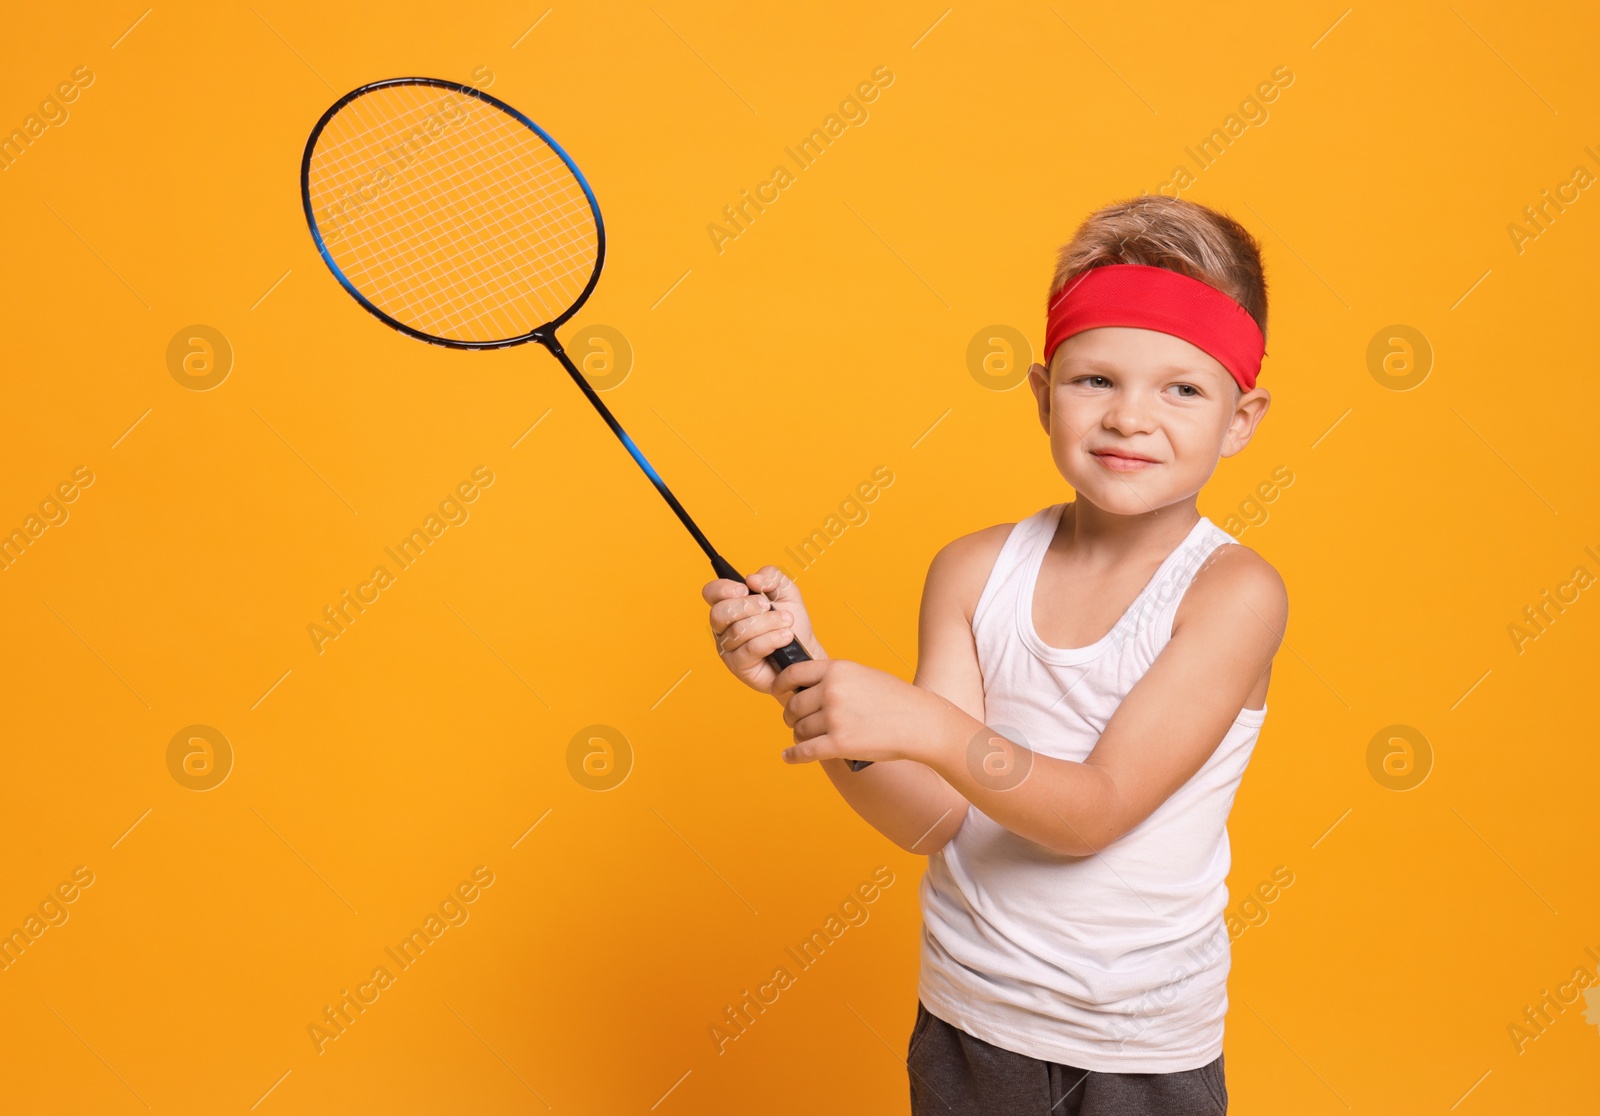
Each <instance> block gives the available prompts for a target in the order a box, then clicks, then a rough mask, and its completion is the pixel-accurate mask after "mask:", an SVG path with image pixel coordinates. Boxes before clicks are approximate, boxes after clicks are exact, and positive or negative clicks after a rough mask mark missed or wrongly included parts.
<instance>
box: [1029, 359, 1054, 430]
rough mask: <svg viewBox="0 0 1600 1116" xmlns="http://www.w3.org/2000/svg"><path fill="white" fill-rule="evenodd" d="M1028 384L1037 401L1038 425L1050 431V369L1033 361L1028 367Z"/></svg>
mask: <svg viewBox="0 0 1600 1116" xmlns="http://www.w3.org/2000/svg"><path fill="white" fill-rule="evenodd" d="M1028 386H1029V387H1030V388H1032V389H1033V397H1034V398H1035V399H1037V400H1038V401H1039V425H1040V426H1042V427H1044V432H1045V433H1046V434H1048V433H1050V369H1048V368H1046V367H1045V366H1044V365H1042V364H1039V363H1037V362H1035V363H1034V364H1032V365H1030V366H1029V367H1028Z"/></svg>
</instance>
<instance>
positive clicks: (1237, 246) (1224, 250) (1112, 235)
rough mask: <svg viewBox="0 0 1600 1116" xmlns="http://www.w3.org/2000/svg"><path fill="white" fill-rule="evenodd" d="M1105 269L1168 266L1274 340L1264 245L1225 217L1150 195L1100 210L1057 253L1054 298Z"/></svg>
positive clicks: (1084, 222)
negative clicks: (1226, 300) (1213, 292)
mask: <svg viewBox="0 0 1600 1116" xmlns="http://www.w3.org/2000/svg"><path fill="white" fill-rule="evenodd" d="M1105 264H1145V265H1147V266H1150V267H1164V268H1166V269H1167V270H1168V271H1176V272H1178V273H1179V274H1182V275H1187V276H1188V277H1189V278H1191V279H1198V280H1200V281H1201V282H1202V283H1207V284H1209V285H1211V286H1213V287H1215V288H1217V290H1219V291H1221V292H1222V293H1223V294H1225V295H1227V296H1229V297H1230V298H1232V299H1233V300H1234V301H1235V302H1237V303H1238V304H1239V305H1240V306H1243V307H1244V308H1245V310H1246V311H1247V312H1248V313H1249V314H1250V316H1251V317H1252V318H1254V319H1255V321H1256V325H1258V326H1260V327H1261V335H1262V336H1263V337H1265V336H1266V334H1267V279H1266V274H1265V272H1264V271H1263V269H1262V266H1261V246H1260V245H1259V244H1258V243H1257V242H1256V238H1255V237H1253V236H1251V235H1250V231H1249V230H1248V229H1246V228H1245V227H1244V226H1243V225H1241V224H1239V222H1237V221H1235V220H1234V219H1233V218H1232V217H1229V216H1227V215H1226V214H1223V213H1218V212H1217V211H1216V210H1214V209H1210V208H1208V207H1206V206H1203V205H1200V204H1199V203H1197V202H1191V201H1184V200H1183V199H1182V198H1169V197H1167V196H1166V195H1164V194H1143V195H1141V196H1139V197H1137V198H1129V199H1127V200H1126V201H1119V202H1113V203H1112V204H1111V205H1107V206H1104V207H1102V208H1100V209H1097V210H1095V211H1094V212H1093V213H1091V214H1089V216H1088V217H1086V218H1084V220H1083V223H1082V224H1081V225H1079V226H1078V231H1077V232H1075V233H1073V234H1072V239H1071V240H1069V241H1068V242H1067V243H1066V244H1064V245H1063V246H1062V247H1061V250H1060V252H1059V253H1058V254H1057V256H1056V271H1055V277H1054V278H1053V279H1051V281H1050V295H1049V297H1050V298H1054V297H1055V295H1056V293H1057V292H1058V291H1060V290H1061V288H1062V287H1065V286H1066V285H1067V284H1068V283H1070V282H1071V281H1072V280H1073V279H1074V278H1075V277H1077V276H1078V275H1081V274H1082V273H1083V272H1085V271H1088V270H1089V269H1090V268H1093V267H1101V266H1103V265H1105ZM1047 301H1048V300H1047Z"/></svg>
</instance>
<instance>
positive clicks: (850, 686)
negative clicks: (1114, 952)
mask: <svg viewBox="0 0 1600 1116" xmlns="http://www.w3.org/2000/svg"><path fill="white" fill-rule="evenodd" d="M1226 550H1227V552H1228V553H1224V554H1222V555H1219V556H1218V557H1217V560H1215V561H1213V562H1212V563H1211V564H1210V565H1208V566H1207V567H1206V568H1205V569H1204V570H1202V571H1201V573H1200V574H1198V575H1197V576H1196V577H1195V579H1194V581H1193V582H1192V583H1191V585H1190V588H1189V591H1188V595H1187V596H1188V597H1189V598H1192V600H1189V601H1187V603H1188V604H1189V606H1190V607H1189V608H1188V609H1186V610H1185V613H1186V615H1185V618H1184V620H1183V621H1182V622H1180V623H1178V624H1176V625H1175V626H1174V629H1173V633H1172V639H1171V640H1170V641H1169V642H1168V644H1167V645H1166V647H1165V648H1163V649H1162V651H1161V654H1159V655H1158V656H1157V657H1156V661H1155V662H1154V663H1153V664H1152V665H1151V667H1150V669H1149V670H1148V671H1146V672H1145V675H1144V677H1142V678H1141V679H1140V680H1139V681H1138V682H1137V683H1136V684H1135V685H1134V687H1133V689H1132V690H1131V691H1129V693H1128V696H1127V697H1126V698H1125V699H1123V701H1122V703H1121V705H1119V706H1118V707H1117V711H1116V713H1115V714H1113V715H1112V718H1111V721H1110V722H1109V723H1108V724H1107V725H1106V730H1105V732H1103V733H1102V734H1101V736H1100V739H1099V741H1098V742H1097V743H1096V744H1095V747H1094V749H1093V751H1091V752H1090V753H1089V755H1088V756H1087V757H1085V759H1084V761H1083V762H1082V763H1078V762H1074V761H1071V760H1061V759H1055V758H1053V757H1050V756H1045V755H1040V754H1038V753H1036V752H1032V751H1030V750H1029V749H1027V748H1024V747H1022V746H1021V745H1016V744H1012V743H1010V742H1008V741H1005V740H1001V739H999V738H998V737H991V742H990V744H989V747H990V748H992V749H994V751H995V753H997V758H999V759H1001V760H1003V761H1004V763H1003V764H1002V765H1000V766H998V767H996V766H995V765H994V764H989V765H985V764H981V763H974V762H973V758H972V757H973V754H974V753H973V750H972V749H971V748H970V747H969V745H970V743H971V741H972V740H973V738H974V737H975V736H977V735H978V734H980V733H983V732H985V731H986V730H985V728H984V726H983V724H982V722H981V720H979V719H977V718H974V717H972V716H970V715H969V714H968V713H966V712H963V711H961V710H958V709H952V708H951V707H950V704H949V703H948V702H938V701H934V700H930V699H929V698H927V697H925V696H918V695H916V694H915V693H914V692H913V691H911V688H910V687H906V686H904V684H903V683H900V682H899V681H898V680H897V679H894V678H892V677H889V676H886V675H882V674H881V672H877V671H872V670H870V669H869V668H865V667H861V666H859V665H857V664H853V663H833V664H828V665H827V666H825V667H819V664H810V663H801V664H798V665H796V666H793V667H790V668H788V670H786V671H784V672H783V674H781V675H780V676H779V681H778V687H779V689H780V690H783V691H787V692H789V693H792V694H793V696H792V697H791V698H790V700H789V702H788V706H787V708H788V713H787V716H788V717H789V718H790V719H791V723H793V724H794V725H795V728H796V738H797V739H798V740H800V741H801V742H800V743H797V744H796V745H795V746H794V748H793V749H791V750H790V753H789V758H790V759H791V761H792V762H803V761H806V760H809V759H821V758H824V757H828V756H836V755H837V756H846V755H848V756H854V757H857V758H862V759H874V758H876V756H877V755H895V756H907V757H911V758H915V759H918V760H920V761H921V762H922V763H925V764H926V765H927V766H928V767H930V768H931V769H932V770H933V771H935V772H937V773H938V774H939V775H940V776H941V777H942V778H943V779H944V780H945V781H946V782H947V783H949V785H950V786H951V787H953V788H954V789H955V790H956V791H958V792H959V793H960V794H961V795H962V796H963V797H964V798H966V799H967V800H968V801H970V802H971V803H972V804H973V805H974V806H976V807H977V808H978V809H980V810H982V811H983V812H984V813H985V814H986V815H988V816H989V817H991V818H993V819H994V820H995V821H996V822H997V823H999V824H1000V825H1002V826H1004V827H1005V828H1007V829H1009V830H1011V831H1012V832H1014V833H1016V834H1018V835H1020V836H1022V837H1026V838H1027V839H1029V840H1031V841H1034V842H1036V843H1037V844H1040V845H1043V846H1045V847H1046V848H1049V849H1051V850H1053V851H1055V852H1058V853H1061V854H1063V855H1067V856H1088V855H1091V854H1093V853H1096V852H1098V851H1099V850H1101V849H1103V848H1105V847H1106V846H1107V845H1108V844H1110V843H1111V842H1113V841H1115V840H1116V839H1117V838H1119V837H1121V836H1122V835H1123V834H1125V833H1127V832H1128V831H1129V830H1131V829H1132V828H1133V827H1134V826H1136V825H1138V824H1139V823H1140V822H1142V821H1144V819H1145V818H1147V817H1149V816H1150V815H1151V814H1152V813H1153V812H1154V811H1155V809H1156V807H1158V806H1160V805H1161V803H1162V802H1164V801H1166V800H1167V798H1169V797H1170V796H1171V795H1172V794H1173V792H1174V791H1176V790H1177V789H1178V788H1179V787H1181V786H1182V785H1183V784H1184V783H1186V782H1187V781H1188V780H1189V779H1190V778H1191V777H1192V776H1193V775H1194V773H1195V772H1197V771H1198V770H1199V769H1200V768H1201V766H1203V765H1204V764H1205V762H1206V760H1207V759H1208V758H1209V757H1210V756H1211V754H1212V752H1214V751H1215V750H1216V747H1217V745H1218V744H1220V743H1221V742H1222V738H1223V737H1224V736H1225V735H1226V734H1227V732H1228V729H1229V727H1230V726H1231V725H1232V723H1233V721H1234V719H1235V718H1236V717H1237V716H1238V715H1239V710H1240V709H1242V708H1243V707H1244V702H1245V699H1246V698H1247V697H1248V696H1249V694H1250V691H1251V689H1252V688H1253V687H1254V686H1255V684H1256V682H1257V681H1258V680H1259V679H1260V678H1261V676H1262V674H1263V673H1264V672H1265V671H1266V669H1267V667H1268V666H1269V665H1270V664H1271V662H1272V658H1273V655H1274V654H1276V652H1277V649H1278V646H1279V644H1280V643H1281V642H1282V637H1283V630H1284V626H1285V623H1286V621H1287V617H1288V595H1287V593H1286V592H1285V590H1284V587H1283V581H1282V579H1281V578H1279V576H1278V574H1277V571H1275V570H1274V569H1272V567H1271V566H1270V565H1268V564H1267V563H1266V561H1265V560H1263V559H1262V558H1261V557H1260V556H1259V555H1257V554H1256V553H1255V552H1254V551H1251V550H1247V549H1246V548H1244V547H1228V548H1226ZM835 668H838V669H835ZM797 686H804V687H810V688H809V689H804V690H801V691H800V692H799V693H793V691H794V690H795V688H796V687H797ZM980 753H981V750H980ZM869 770H870V769H869Z"/></svg>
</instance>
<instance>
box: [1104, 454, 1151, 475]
mask: <svg viewBox="0 0 1600 1116" xmlns="http://www.w3.org/2000/svg"><path fill="white" fill-rule="evenodd" d="M1090 456H1091V457H1093V458H1094V459H1095V460H1096V461H1098V462H1100V464H1102V465H1104V466H1105V467H1106V468H1108V469H1110V470H1112V471H1113V472H1117V473H1136V472H1138V471H1139V470H1141V469H1148V468H1149V467H1150V466H1152V465H1156V464H1159V462H1157V461H1156V460H1155V459H1154V458H1149V457H1141V456H1140V455H1138V454H1136V453H1123V452H1121V451H1120V450H1091V451H1090Z"/></svg>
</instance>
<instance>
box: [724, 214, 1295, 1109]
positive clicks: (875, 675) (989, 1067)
mask: <svg viewBox="0 0 1600 1116" xmlns="http://www.w3.org/2000/svg"><path fill="white" fill-rule="evenodd" d="M1266 320H1267V296H1266V283H1265V279H1264V276H1263V273H1262V266H1261V256H1260V249H1259V247H1258V245H1257V244H1256V242H1255V240H1254V239H1253V238H1252V237H1251V235H1250V234H1249V233H1248V232H1247V231H1246V230H1245V229H1244V228H1243V227H1242V226H1240V225H1239V224H1238V223H1237V222H1235V221H1233V220H1232V219H1231V218H1229V217H1226V216H1224V215H1222V214H1220V213H1217V212H1215V211H1213V210H1211V209H1208V208H1206V207H1204V206H1200V205H1196V204H1195V203H1193V202H1188V201H1183V200H1179V199H1172V198H1167V197H1162V196H1154V197H1151V196H1142V197H1138V198H1133V199H1131V200H1129V201H1125V202H1121V203H1118V204H1115V205H1111V206H1108V207H1106V208H1104V209H1101V210H1099V211H1098V212H1096V213H1093V214H1091V215H1090V216H1089V218H1088V219H1087V220H1086V221H1084V223H1083V225H1082V226H1081V227H1080V228H1079V229H1078V231H1077V233H1076V234H1075V235H1074V236H1073V238H1072V240H1071V241H1070V242H1069V243H1068V244H1067V245H1066V246H1065V247H1064V248H1063V249H1062V250H1061V253H1060V257H1059V262H1058V265H1057V267H1056V273H1055V278H1054V281H1053V282H1052V283H1051V287H1050V298H1049V301H1048V322H1047V324H1048V329H1047V332H1046V341H1045V349H1044V353H1043V356H1044V360H1045V364H1044V365H1039V364H1035V365H1033V366H1032V368H1031V369H1030V370H1029V382H1030V385H1031V387H1032V388H1033V393H1034V395H1035V397H1036V398H1037V401H1038V410H1039V421H1040V423H1041V424H1042V425H1043V426H1044V429H1045V430H1046V431H1047V432H1048V434H1049V436H1050V452H1051V455H1052V457H1053V458H1054V459H1055V464H1056V467H1057V469H1059V470H1060V472H1061V475H1062V477H1063V478H1064V479H1065V480H1066V481H1067V483H1068V484H1069V485H1070V486H1071V487H1072V489H1073V492H1074V494H1075V499H1073V500H1072V501H1071V502H1070V503H1064V504H1057V505H1054V506H1052V507H1048V508H1045V509H1043V510H1042V511H1039V512H1037V513H1036V514H1034V515H1032V516H1029V517H1028V518H1027V519H1024V520H1022V522H1020V523H1016V524H1010V523H1006V524H1001V525H999V526H995V527H990V528H988V529H986V530H983V531H978V532H976V533H974V534H971V535H967V536H965V537H963V538H959V539H957V540H955V541H954V542H952V543H950V544H949V545H948V546H946V547H945V548H944V549H943V550H941V551H940V552H939V554H938V555H937V556H936V557H935V558H934V560H933V563H932V565H931V567H930V569H929V571H928V578H927V583H926V586H925V588H924V591H923V597H922V611H921V623H920V638H919V644H918V646H919V665H918V670H917V676H916V680H915V682H914V683H910V684H908V683H906V682H902V681H900V680H899V679H898V678H895V677H894V676H892V675H890V674H886V673H884V672H882V671H878V670H874V669H872V668H870V667H867V666H863V665H861V664H858V663H853V662H847V661H843V660H838V659H829V658H828V657H827V655H826V653H825V652H824V651H823V649H822V647H821V645H820V644H819V643H818V642H817V639H816V636H815V635H814V634H813V632H812V630H811V622H810V620H809V618H808V617H807V614H806V609H805V605H804V603H803V601H802V599H801V596H800V593H799V591H798V590H797V589H796V588H795V586H794V584H793V583H792V582H791V581H789V580H788V579H786V578H784V577H783V576H782V575H781V574H780V573H779V572H778V571H777V570H776V569H775V568H773V567H771V566H767V567H765V568H763V569H762V570H760V571H759V572H758V573H756V574H754V575H752V576H751V577H750V578H749V579H748V582H747V584H746V585H740V584H738V583H737V582H733V581H727V580H719V581H714V582H712V583H711V584H709V585H707V586H706V587H705V590H704V596H705V599H706V601H707V603H709V604H710V605H711V628H712V631H713V632H714V633H716V636H717V641H718V645H719V649H720V654H721V656H722V659H723V661H724V662H725V663H726V664H727V666H728V668H729V669H730V670H731V671H732V672H733V673H734V674H735V675H736V676H737V677H739V678H740V679H741V680H742V681H744V682H745V683H746V684H747V685H749V686H751V687H753V688H755V689H757V690H760V691H762V692H765V693H770V694H772V695H773V696H774V697H776V698H777V699H778V700H779V701H780V702H782V703H783V706H784V721H785V723H787V724H788V725H790V726H791V727H792V728H793V729H794V744H793V746H792V747H790V748H788V749H787V750H786V751H785V752H784V759H785V760H786V761H788V762H790V763H807V762H811V761H817V762H819V763H820V764H821V765H822V767H823V769H824V770H825V771H826V772H827V773H828V777H829V778H830V779H832V780H833V783H834V785H835V786H836V787H837V788H838V790H839V793H840V794H842V795H843V796H844V798H845V800H846V801H848V802H849V803H850V805H851V806H852V807H853V808H854V809H855V810H856V812H857V813H859V814H860V815H861V816H862V817H863V818H865V819H866V820H867V821H868V822H869V823H870V824H871V825H873V826H874V827H875V828H876V829H878V830H879V832H881V833H883V834H884V835H885V836H886V837H888V838H889V839H890V840H891V841H894V842H895V843H896V844H897V845H899V846H901V847H902V848H904V849H906V850H908V851H911V852H917V853H924V854H926V855H927V856H928V858H929V860H928V871H927V874H926V876H925V877H924V879H923V882H922V888H921V901H922V914H923V935H922V968H921V977H920V980H919V982H918V1000H919V1002H918V1005H917V1017H916V1022H915V1023H914V1024H913V1027H912V1032H911V1040H910V1044H909V1048H908V1051H907V1066H908V1069H909V1071H910V1084H911V1108H912V1112H913V1113H914V1114H921V1113H933V1112H940V1113H959V1114H966V1113H972V1114H978V1113H983V1114H985V1116H1011V1114H1016V1116H1024V1114H1026V1116H1110V1114H1113V1113H1115V1114H1119V1116H1131V1114H1137V1113H1150V1114H1152V1116H1156V1114H1159V1116H1186V1114H1189V1113H1196V1114H1198V1113H1208V1114H1209V1113H1217V1112H1226V1111H1227V1088H1226V1085H1225V1083H1224V1078H1223V1064H1222V1037H1223V1018H1224V1016H1225V1014H1226V1011H1227V1004H1228V1000H1227V975H1228V970H1229V967H1230V953H1229V939H1228V933H1227V930H1226V927H1225V925H1224V922H1223V912H1224V910H1225V908H1226V907H1227V903H1228V891H1227V886H1226V879H1227V875H1228V868H1229V863H1230V854H1229V846H1228V834H1227V817H1228V811H1229V808H1230V807H1231V806H1232V804H1233V797H1234V792H1235V791H1236V790H1237V788H1238V785H1239V780H1240V778H1241V777H1242V776H1243V774H1244V769H1245V765H1246V763H1247V762H1248V761H1249V758H1250V753H1251V750H1252V748H1253V746H1254V744H1255V741H1256V737H1257V735H1258V733H1259V732H1260V729H1261V725H1262V723H1263V722H1264V721H1265V718H1266V694H1267V682H1268V679H1269V678H1270V676H1271V666H1272V659H1273V656H1274V655H1275V654H1276V652H1277V648H1278V644H1279V642H1280V641H1281V638H1282V634H1283V631H1284V626H1285V624H1286V622H1287V617H1288V597H1287V594H1286V593H1285V590H1284V585H1283V581H1282V579H1280V578H1279V576H1278V574H1277V572H1276V571H1275V570H1274V569H1273V568H1272V566H1271V565H1269V564H1268V563H1267V562H1266V561H1265V560H1264V559H1263V558H1261V556H1260V555H1258V554H1256V553H1255V551H1253V550H1250V549H1249V548H1247V547H1244V546H1241V545H1238V544H1237V543H1235V542H1234V540H1233V539H1232V538H1231V537H1230V536H1229V535H1228V534H1227V533H1226V532H1224V531H1223V530H1222V529H1221V528H1219V527H1217V526H1216V525H1215V524H1213V523H1212V522H1211V520H1209V519H1207V518H1206V517H1204V516H1202V515H1200V514H1199V512H1198V511H1197V510H1196V496H1197V494H1198V493H1199V491H1200V488H1201V486H1202V485H1204V484H1205V482H1206V481H1207V479H1209V478H1210V476H1211V474H1212V472H1213V471H1214V470H1215V469H1216V467H1217V462H1218V460H1219V459H1220V458H1223V457H1231V456H1233V455H1234V454H1236V453H1238V452H1239V451H1240V450H1242V449H1244V447H1245V446H1246V445H1247V444H1249V441H1250V438H1251V436H1252V434H1253V433H1254V432H1255V429H1256V426H1257V424H1258V423H1260V421H1261V419H1262V417H1263V416H1265V414H1266V412H1267V407H1268V404H1269V402H1270V399H1271V397H1270V396H1269V395H1268V393H1267V392H1266V391H1265V390H1264V389H1262V388H1258V387H1256V386H1255V384H1256V374H1257V372H1258V370H1259V368H1260V363H1261V357H1262V356H1263V354H1264V352H1265V331H1266ZM758 594H765V596H764V597H763V596H760V595H758ZM769 601H770V603H769ZM793 637H798V638H799V639H800V641H801V643H802V644H804V645H805V647H806V648H807V649H808V650H809V651H810V653H811V654H812V655H813V656H814V658H815V661H813V662H807V663H800V664H797V665H795V666H792V667H789V668H788V669H786V670H784V671H783V672H782V673H781V674H780V673H776V672H775V671H774V670H773V668H772V667H771V666H770V665H768V664H767V663H766V662H765V661H764V656H766V655H767V654H769V653H770V652H772V651H773V650H775V649H777V648H779V647H782V646H784V645H786V644H787V643H788V642H789V640H790V639H791V638H793ZM852 759H855V760H872V761H874V762H873V765H872V766H870V767H867V768H864V769H862V770H861V771H859V772H856V771H852V770H851V769H850V765H849V763H848V761H849V760H852Z"/></svg>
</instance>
